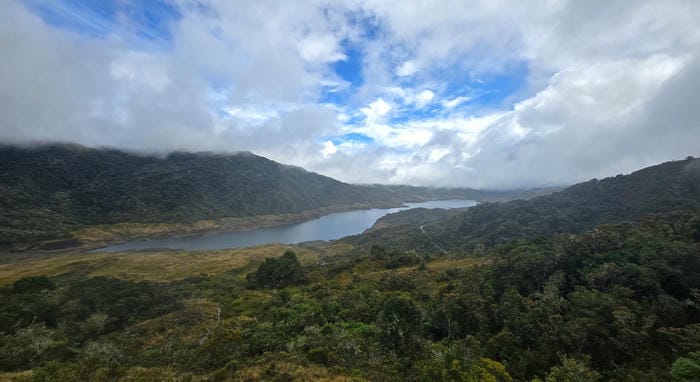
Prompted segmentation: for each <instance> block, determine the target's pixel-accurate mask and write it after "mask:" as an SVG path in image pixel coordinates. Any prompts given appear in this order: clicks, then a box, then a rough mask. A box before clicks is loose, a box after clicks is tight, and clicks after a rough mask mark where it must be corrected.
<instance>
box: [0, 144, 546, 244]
mask: <svg viewBox="0 0 700 382" xmlns="http://www.w3.org/2000/svg"><path fill="white" fill-rule="evenodd" d="M534 192H535V193H537V192H547V190H535V191H534ZM517 195H520V194H518V193H513V192H510V193H504V192H485V191H478V190H471V189H431V188H424V187H410V186H377V185H371V186H369V185H368V186H358V185H350V184H346V183H342V182H339V181H337V180H335V179H332V178H329V177H326V176H322V175H319V174H316V173H312V172H308V171H305V170H304V169H302V168H299V167H294V166H286V165H282V164H280V163H277V162H274V161H271V160H269V159H266V158H263V157H260V156H257V155H254V154H251V153H238V154H214V153H184V152H176V153H171V154H169V155H167V156H165V157H157V156H149V155H141V154H135V153H128V152H123V151H118V150H113V149H92V148H87V147H83V146H78V145H64V144H53V145H44V146H38V147H32V148H28V147H13V146H0V244H5V245H8V244H14V243H21V242H37V241H41V240H52V239H61V238H70V237H71V235H70V232H72V231H74V230H76V229H79V228H82V227H88V226H94V225H100V224H102V225H104V224H116V223H185V224H191V223H193V222H197V221H202V220H211V219H221V218H232V217H252V216H260V215H294V214H302V213H309V212H312V211H318V212H319V213H322V212H325V213H327V212H329V211H338V210H349V209H358V208H369V207H389V206H398V205H400V204H401V203H402V202H404V201H421V200H426V199H444V198H470V199H477V200H499V199H503V198H508V197H513V196H517ZM305 216H306V215H305Z"/></svg>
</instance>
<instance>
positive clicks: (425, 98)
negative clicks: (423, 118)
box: [415, 89, 435, 109]
mask: <svg viewBox="0 0 700 382" xmlns="http://www.w3.org/2000/svg"><path fill="white" fill-rule="evenodd" d="M434 97H435V93H433V92H432V90H430V89H425V90H423V91H421V92H420V93H418V94H416V99H415V104H416V107H418V108H419V109H421V108H424V107H426V106H427V105H428V104H429V103H430V101H432V100H433V98H434Z"/></svg>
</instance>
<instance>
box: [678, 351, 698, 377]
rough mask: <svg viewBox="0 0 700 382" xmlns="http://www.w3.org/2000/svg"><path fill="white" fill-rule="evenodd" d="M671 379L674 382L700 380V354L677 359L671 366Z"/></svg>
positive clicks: (693, 353) (694, 353)
mask: <svg viewBox="0 0 700 382" xmlns="http://www.w3.org/2000/svg"><path fill="white" fill-rule="evenodd" d="M671 377H672V378H673V381H674V382H690V381H698V380H700V352H692V353H689V354H688V355H687V356H685V357H679V358H678V359H676V361H675V362H673V365H672V366H671Z"/></svg>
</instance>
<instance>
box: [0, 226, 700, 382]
mask: <svg viewBox="0 0 700 382" xmlns="http://www.w3.org/2000/svg"><path fill="white" fill-rule="evenodd" d="M298 250H301V252H300V253H302V254H303V255H302V256H297V255H296V254H295V253H293V252H285V253H284V255H283V256H281V257H279V258H277V259H267V260H264V261H262V260H260V259H259V258H252V259H249V260H250V261H247V262H241V263H240V264H237V265H236V266H231V268H230V269H228V270H220V272H218V273H216V274H213V275H204V274H202V275H199V276H188V277H185V278H180V279H172V280H171V281H142V280H139V279H138V278H136V279H134V278H129V277H127V278H122V277H119V274H118V272H115V274H112V275H109V274H105V275H101V276H94V275H93V276H88V275H89V272H92V271H94V269H92V268H91V267H90V266H89V264H82V265H81V264H77V265H75V266H74V267H68V268H67V269H66V271H65V272H64V273H62V274H57V275H55V276H51V277H46V276H30V277H25V278H20V279H16V280H14V281H13V282H12V283H11V284H7V285H6V286H4V287H3V288H2V290H1V292H0V293H1V295H2V297H1V298H2V301H3V304H2V305H0V325H1V327H0V332H2V334H1V336H2V338H0V368H2V370H3V371H4V372H6V373H8V374H5V376H8V378H9V377H10V376H11V377H12V378H15V379H17V380H38V381H41V380H65V381H71V380H154V379H161V380H163V379H176V378H179V379H181V380H259V379H263V380H277V381H287V380H314V379H315V380H335V381H341V380H416V381H429V380H452V381H478V380H482V381H511V380H513V381H532V380H538V379H539V380H544V381H578V380H581V381H584V380H585V381H595V380H617V381H634V380H645V381H668V380H674V381H693V380H697V378H698V377H699V376H700V374H698V370H699V369H700V357H699V356H698V354H699V353H697V352H698V351H699V350H700V308H699V306H700V305H698V304H700V301H698V299H699V298H700V292H699V291H700V256H699V254H700V251H699V250H700V214H698V213H675V214H667V215H663V216H661V215H657V216H650V217H646V218H643V219H642V220H641V221H639V222H637V223H634V224H629V223H628V224H619V225H603V226H598V227H597V228H596V229H594V230H592V231H589V232H586V233H582V234H579V235H558V236H551V237H545V238H539V239H530V240H523V241H513V242H510V243H507V244H503V245H499V246H496V247H494V248H491V249H489V250H488V251H487V253H486V254H485V256H483V257H480V258H469V257H460V256H457V255H456V254H455V253H452V254H451V255H450V257H445V256H444V255H433V256H425V255H418V254H416V253H415V252H411V251H394V250H391V249H387V248H383V247H379V246H375V247H372V248H370V249H369V250H367V251H364V252H362V253H359V254H355V255H352V256H347V255H343V254H336V255H333V256H329V255H328V254H316V255H313V254H312V252H314V251H316V250H313V251H312V250H309V249H303V248H299V249H298ZM277 251H278V252H277V254H278V255H281V254H282V252H284V251H283V249H282V248H278V249H277ZM350 252H351V253H352V251H350ZM110 256H113V257H117V256H120V255H110ZM146 256H147V255H146ZM316 256H318V257H316ZM299 258H301V261H299ZM45 261H51V259H47V260H45ZM178 261H182V262H186V261H187V256H186V255H183V256H181V257H179V258H178ZM195 264H196V263H195ZM126 269H127V272H128V267H127V268H126ZM152 272H153V274H157V273H158V270H157V269H153V271H152ZM103 273H104V272H103ZM156 279H157V278H152V280H156ZM27 370H30V372H25V371H27Z"/></svg>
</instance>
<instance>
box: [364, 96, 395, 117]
mask: <svg viewBox="0 0 700 382" xmlns="http://www.w3.org/2000/svg"><path fill="white" fill-rule="evenodd" d="M391 109H392V107H391V105H390V104H389V103H388V102H386V101H385V100H384V98H377V100H376V101H374V102H372V103H371V104H369V106H367V107H363V108H362V109H360V110H361V111H362V113H364V114H365V116H366V117H367V120H368V121H371V122H374V121H380V120H382V119H383V117H385V116H386V115H387V114H389V112H390V111H391Z"/></svg>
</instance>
